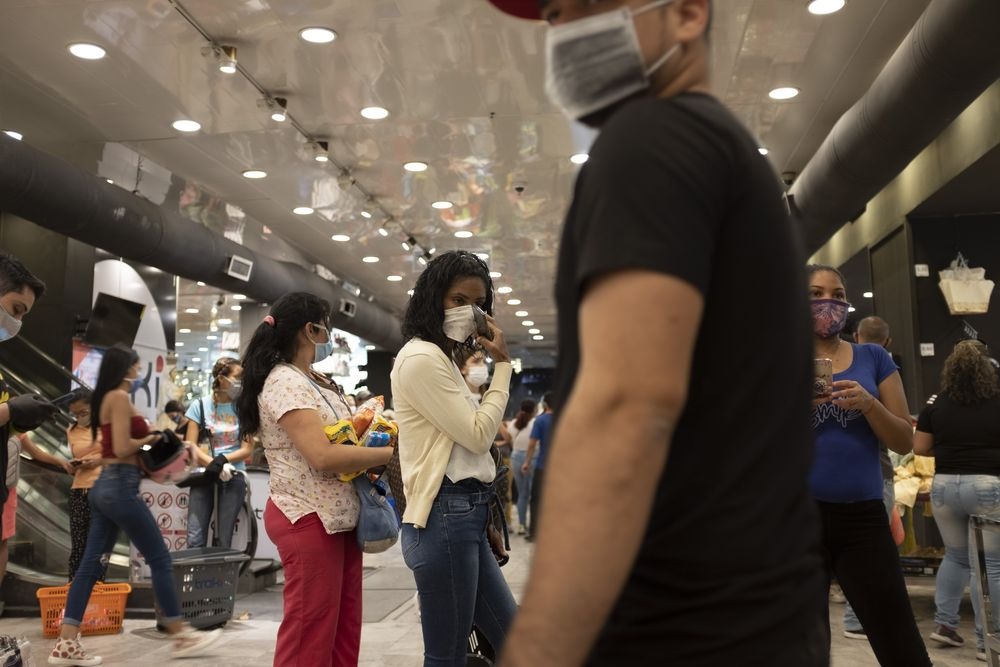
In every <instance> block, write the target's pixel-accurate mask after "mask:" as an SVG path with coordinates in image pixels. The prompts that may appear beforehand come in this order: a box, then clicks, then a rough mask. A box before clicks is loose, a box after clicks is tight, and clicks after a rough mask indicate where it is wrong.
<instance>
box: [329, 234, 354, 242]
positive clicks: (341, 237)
mask: <svg viewBox="0 0 1000 667" xmlns="http://www.w3.org/2000/svg"><path fill="white" fill-rule="evenodd" d="M330 239H331V240H332V241H336V242H337V243H347V242H348V241H350V240H351V237H350V236H348V235H347V234H334V235H333V236H331V237H330Z"/></svg>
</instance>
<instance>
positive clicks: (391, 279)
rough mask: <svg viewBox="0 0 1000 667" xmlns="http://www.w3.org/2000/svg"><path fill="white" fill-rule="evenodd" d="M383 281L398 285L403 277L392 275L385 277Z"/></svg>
mask: <svg viewBox="0 0 1000 667" xmlns="http://www.w3.org/2000/svg"><path fill="white" fill-rule="evenodd" d="M385 279H386V280H388V281H389V282H390V283H398V282H400V281H401V280H402V279H403V276H396V275H392V276H386V277H385Z"/></svg>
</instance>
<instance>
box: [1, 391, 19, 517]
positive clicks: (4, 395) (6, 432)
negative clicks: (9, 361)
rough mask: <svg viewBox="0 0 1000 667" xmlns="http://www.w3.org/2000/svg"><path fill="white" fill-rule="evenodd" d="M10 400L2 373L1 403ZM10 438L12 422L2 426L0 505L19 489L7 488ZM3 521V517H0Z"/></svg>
mask: <svg viewBox="0 0 1000 667" xmlns="http://www.w3.org/2000/svg"><path fill="white" fill-rule="evenodd" d="M9 400H10V390H9V389H8V387H7V381H6V380H4V377H3V373H0V405H2V404H4V403H6V402H7V401H9ZM9 438H10V422H8V423H6V424H4V425H3V426H0V505H2V504H3V503H5V502H7V494H8V492H9V493H16V492H17V489H8V488H7V465H8V461H7V440H8V439H9ZM0 523H2V519H0Z"/></svg>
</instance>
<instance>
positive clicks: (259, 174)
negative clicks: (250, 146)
mask: <svg viewBox="0 0 1000 667" xmlns="http://www.w3.org/2000/svg"><path fill="white" fill-rule="evenodd" d="M243 178H267V172H266V171H262V170H260V169H247V170H246V171H244V172H243Z"/></svg>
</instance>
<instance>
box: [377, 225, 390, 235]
mask: <svg viewBox="0 0 1000 667" xmlns="http://www.w3.org/2000/svg"><path fill="white" fill-rule="evenodd" d="M378 235H379V236H383V237H385V236H389V230H388V229H386V228H385V227H379V228H378Z"/></svg>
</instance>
